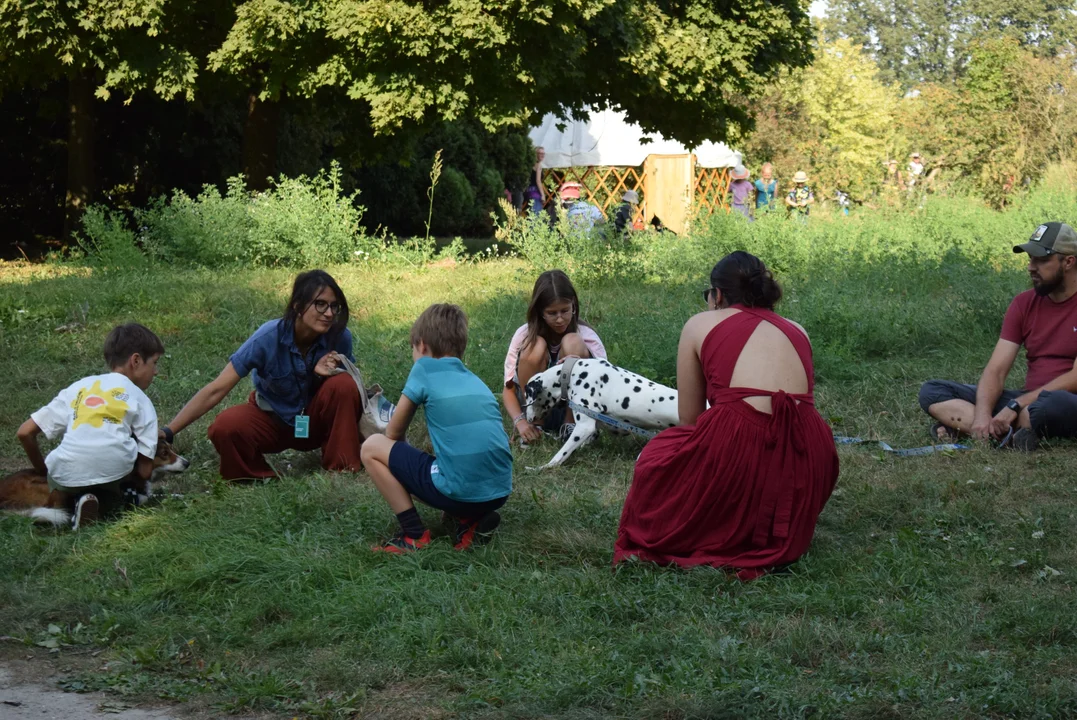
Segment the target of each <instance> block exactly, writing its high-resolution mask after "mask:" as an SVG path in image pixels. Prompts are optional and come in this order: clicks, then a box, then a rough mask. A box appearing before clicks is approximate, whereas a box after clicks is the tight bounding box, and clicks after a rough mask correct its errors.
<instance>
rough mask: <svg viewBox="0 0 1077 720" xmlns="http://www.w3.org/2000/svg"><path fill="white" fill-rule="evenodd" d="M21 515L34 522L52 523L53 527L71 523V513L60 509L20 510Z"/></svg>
mask: <svg viewBox="0 0 1077 720" xmlns="http://www.w3.org/2000/svg"><path fill="white" fill-rule="evenodd" d="M17 513H18V514H19V515H23V516H25V517H28V518H31V519H33V520H34V522H40V523H50V524H52V525H57V526H59V525H66V524H68V523H69V522H71V513H69V512H68V511H67V510H62V509H60V508H44V507H42V508H34V509H33V510H19V511H17Z"/></svg>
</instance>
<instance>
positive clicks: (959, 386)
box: [920, 380, 1024, 440]
mask: <svg viewBox="0 0 1077 720" xmlns="http://www.w3.org/2000/svg"><path fill="white" fill-rule="evenodd" d="M1020 395H1021V391H1020V390H1003V391H1002V395H1001V397H999V399H998V401H997V402H995V407H993V408H991V416H992V417H994V416H995V415H997V414H998V413H999V412H1000V411H1001V410H1002V408H1004V407H1006V403H1008V402H1010V400H1013V399H1014V398H1016V397H1020ZM920 407H922V408H923V409H924V412H926V413H927V414H928V415H930V416H931V417H933V418H935V419H936V420H938V421H939V423H940V424H941V425H943V426H944V427H946V428H950V429H952V430H956V431H957V432H959V433H963V434H966V435H967V434H969V433H970V432H971V431H972V422H973V419H974V415H975V413H976V386H975V385H965V384H964V383H957V382H953V381H950V380H928V381H927V382H926V383H924V384H923V385H921V386H920ZM1023 414H1024V413H1022V415H1023ZM1018 424H1020V420H1018ZM939 439H940V440H941V439H946V431H945V430H944V429H942V428H940V429H939Z"/></svg>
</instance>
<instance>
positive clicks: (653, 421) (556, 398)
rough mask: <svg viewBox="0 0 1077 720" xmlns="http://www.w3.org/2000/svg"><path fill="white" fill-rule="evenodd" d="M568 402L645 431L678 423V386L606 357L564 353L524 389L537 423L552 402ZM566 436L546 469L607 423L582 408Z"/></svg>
mask: <svg viewBox="0 0 1077 720" xmlns="http://www.w3.org/2000/svg"><path fill="white" fill-rule="evenodd" d="M568 402H572V403H574V404H576V405H577V406H579V407H581V408H583V409H585V410H587V409H590V410H593V411H595V412H597V413H601V414H602V415H606V416H607V417H610V418H613V419H614V420H619V421H621V422H623V423H626V424H628V425H635V426H636V427H639V428H643V429H644V430H665V429H666V428H671V427H673V426H674V425H676V424H677V422H678V420H679V416H678V412H677V391H676V390H674V389H672V388H668V387H666V386H665V385H659V384H658V383H656V382H652V381H650V380H648V379H647V378H645V377H643V376H642V375H637V374H636V373H634V372H630V371H628V370H625V369H624V368H620V367H617V366H616V365H613V364H611V363H609V362H607V361H606V360H595V359H588V360H580V359H575V358H569V359H567V360H565V362H564V363H562V364H560V365H554V366H553V367H551V368H548V369H547V370H545V371H544V372H541V373H539V374H538V375H535V376H534V377H533V378H531V380H530V382H528V383H527V387H525V388H524V404H525V406H526V407H527V421H528V422H530V423H541V422H542V420H543V418H545V417H546V415H547V414H548V413H549V412H550V410H551V409H553V408H554V407H555V406H557V405H560V404H564V403H568ZM575 415H576V427H575V429H574V430H573V432H572V434H571V436H570V437H569V438H568V440H567V441H566V442H565V444H564V445H563V446H562V447H561V449H560V450H559V451H558V452H557V454H556V455H554V456H553V459H552V460H550V462H548V463H546V464H545V465H543V466H541V467H539V468H535V469H537V470H547V469H549V468H554V467H557V466H558V465H560V464H561V463H563V462H564V461H565V460H567V459H568V456H569V455H571V454H572V453H573V452H575V451H576V450H578V449H579V448H581V447H583V446H584V445H586V444H587V443H589V442H591V441H592V440H594V438H595V435H596V434H597V432H598V426H599V425H603V426H605V427H609V425H608V424H607V423H603V422H601V421H596V420H595V419H594V418H592V417H591V416H589V415H586V414H584V413H583V412H576V413H575Z"/></svg>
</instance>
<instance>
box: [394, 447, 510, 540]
mask: <svg viewBox="0 0 1077 720" xmlns="http://www.w3.org/2000/svg"><path fill="white" fill-rule="evenodd" d="M435 460H436V458H435V457H434V456H433V455H429V454H427V453H424V452H423V451H422V450H416V449H415V448H413V447H412V446H411V445H408V444H407V443H406V442H402V441H401V442H397V443H396V444H395V445H393V449H392V450H390V451H389V472H391V473H392V474H393V477H395V478H396V480H397V482H399V483H400V484H401V485H403V486H404V489H405V490H407V491H408V493H410V494H411V496H412V497H414V498H418V499H419V500H421V501H422V502H423V504H425V505H429V506H430V507H432V508H437V509H438V510H444V511H445V512H447V513H449V514H450V515H452V516H453V517H456V518H460V519H463V520H478V519H479V518H482V517H484V516H486V515H488V514H489V513H492V512H493V511H494V510H497V509H498V508H499V507H501V506H502V505H504V504H505V501H506V500H508V499H509V498H508V496H507V495H506V496H505V497H500V498H494V499H493V500H487V501H485V502H477V503H472V502H462V501H460V500H453V499H452V498H451V497H448V496H446V495H442V494H441V491H440V490H438V489H437V487H436V486H435V485H434V481H433V479H432V478H431V477H430V467H431V466H432V465H433V464H434V461H435Z"/></svg>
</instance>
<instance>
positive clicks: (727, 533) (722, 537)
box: [613, 305, 838, 580]
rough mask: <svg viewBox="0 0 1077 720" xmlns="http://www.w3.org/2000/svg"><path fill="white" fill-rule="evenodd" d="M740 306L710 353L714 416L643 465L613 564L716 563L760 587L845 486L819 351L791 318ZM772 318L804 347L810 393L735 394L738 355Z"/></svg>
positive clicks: (660, 447)
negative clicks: (823, 412)
mask: <svg viewBox="0 0 1077 720" xmlns="http://www.w3.org/2000/svg"><path fill="white" fill-rule="evenodd" d="M735 307H736V308H737V309H739V310H740V312H739V313H737V314H735V315H732V316H730V317H729V318H726V319H725V320H723V321H722V322H721V323H719V324H718V325H716V326H715V327H714V329H713V330H711V331H710V333H709V334H708V335H707V337H706V338H705V339H704V340H703V345H702V346H701V348H700V360H701V362H702V365H703V376H704V377H705V378H706V381H707V399H708V400H709V401H710V404H711V407H710V408H708V409H707V410H705V411H704V412H703V413H702V414H701V415H700V416H699V418H698V420H697V421H696V424H695V425H685V426H678V427H673V428H670V429H668V430H665V431H663V432H661V433H659V434H658V435H657V436H656V437H655V438H654V439H653V440H651V441H650V442H649V443H648V444H647V446H646V447H645V448H644V449H643V452H642V453H641V454H640V457H639V460H638V461H637V462H636V470H635V475H634V477H633V478H632V487H631V489H630V490H629V492H628V497H627V499H626V500H625V506H624V511H623V513H622V514H621V525H620V528H619V530H618V533H617V544H616V546H615V548H614V555H613V562H614V564H616V563H618V562H620V561H622V560H625V559H626V558H629V557H631V556H636V557H639V558H640V559H642V560H650V561H652V562H657V563H663V564H667V563H676V564H677V565H681V566H683V567H691V566H694V565H713V566H715V567H727V568H731V569H735V570H737V571H738V576H739V577H740V578H741V579H742V580H749V579H752V578H755V577H758V576H759V575H762V574H763V573H765V572H766V571H767V570H768V569H771V568H774V567H776V566H780V565H784V564H787V563H791V562H793V561H794V560H796V559H797V558H799V557H800V556H801V555H803V554H804V552H805V551H806V550H807V549H808V545H809V544H810V543H811V539H812V535H813V534H814V533H815V522H816V520H817V519H818V517H819V513H820V512H821V511H822V509H823V506H824V505H825V504H826V501H827V499H828V498H829V497H830V493H831V491H832V490H833V489H834V483H835V482H836V481H837V478H838V453H837V449H836V447H835V445H834V435H833V433H832V432H831V430H830V428H829V426H827V424H826V422H824V420H823V418H822V417H821V416H820V415H819V413H818V412H817V411H816V409H815V406H814V398H813V395H812V389H813V388H814V386H815V380H814V372H813V370H812V361H811V345H810V344H809V343H808V339H807V337H805V336H804V333H802V332H801V331H800V329H799V328H797V326H796V325H793V324H792V323H791V322H789V321H788V320H786V319H785V318H782V317H780V316H779V315H777V314H775V313H773V312H771V311H769V310H760V309H757V308H746V307H743V306H740V305H737V306H735ZM763 321H766V322H769V323H771V324H772V325H774V326H775V327H776V328H778V329H779V330H781V331H782V332H783V333H784V334H785V336H786V337H787V338H789V341H790V342H791V343H792V344H793V347H794V348H796V351H797V355H799V356H800V361H801V363H803V365H804V371H805V372H806V373H807V376H808V392H806V393H803V394H788V393H786V392H785V391H783V390H779V391H777V392H773V391H769V390H757V389H753V388H742V387H732V388H731V387H729V380H730V377H731V376H732V375H733V368H734V366H735V365H736V363H737V358H738V357H740V353H741V351H742V350H743V349H744V346H745V344H746V343H747V342H748V339H749V338H750V337H751V335H752V332H753V331H754V330H755V328H756V326H758V325H759V323H760V322H763ZM759 395H767V396H770V398H771V404H772V412H771V413H769V414H768V413H765V412H762V411H760V410H756V409H755V408H754V407H752V406H751V405H749V404H748V403H747V402H745V401H744V398H747V397H752V396H759Z"/></svg>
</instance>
